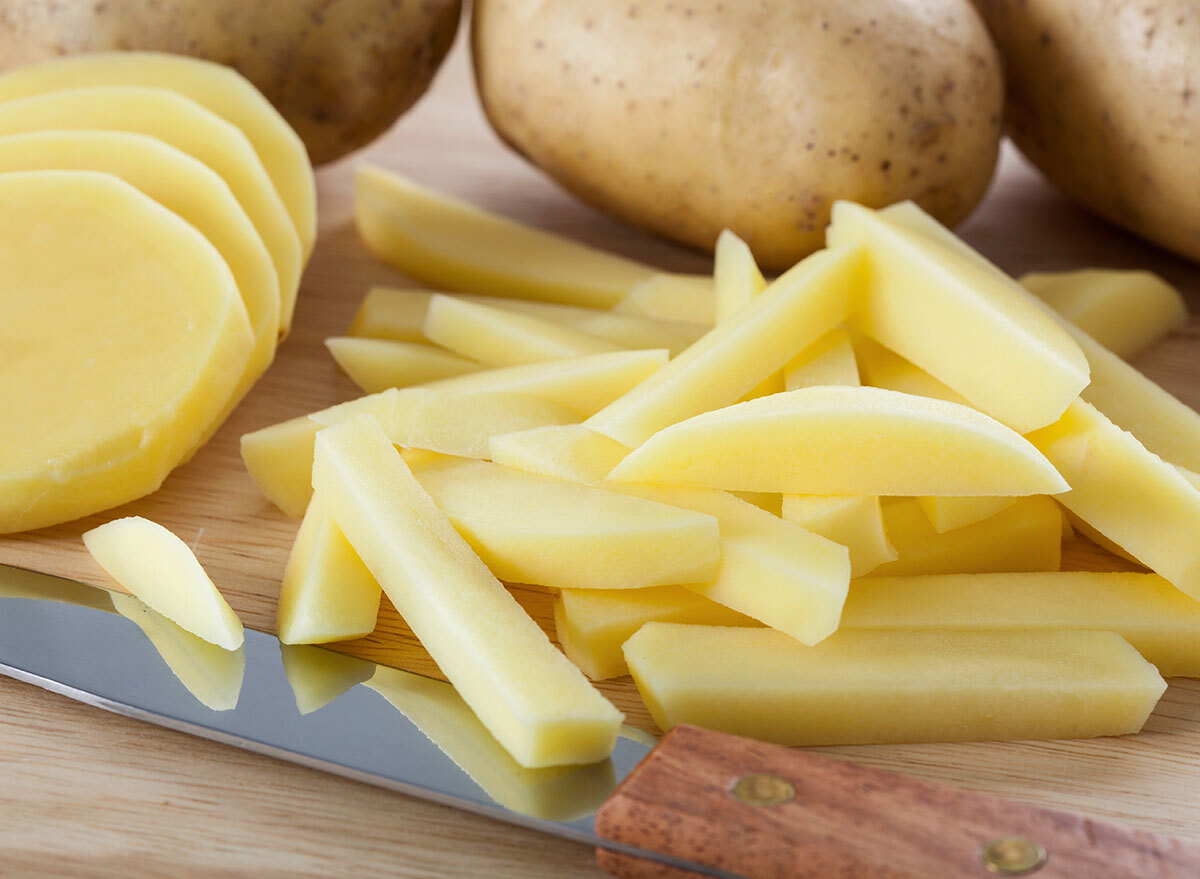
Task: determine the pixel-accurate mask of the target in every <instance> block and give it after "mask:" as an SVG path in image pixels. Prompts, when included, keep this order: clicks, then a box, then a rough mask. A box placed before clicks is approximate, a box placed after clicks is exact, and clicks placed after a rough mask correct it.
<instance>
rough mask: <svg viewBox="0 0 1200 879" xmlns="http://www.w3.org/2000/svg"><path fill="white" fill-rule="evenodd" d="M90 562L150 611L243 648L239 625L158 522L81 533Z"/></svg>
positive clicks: (131, 520) (135, 519)
mask: <svg viewBox="0 0 1200 879" xmlns="http://www.w3.org/2000/svg"><path fill="white" fill-rule="evenodd" d="M83 543H84V545H85V546H86V547H87V550H88V552H89V553H91V555H92V558H94V559H95V560H96V563H97V564H99V565H100V567H102V568H103V569H104V570H105V571H106V572H107V573H108V574H109V576H111V577H112V578H113V579H114V580H116V581H117V583H119V584H120V586H121V588H122V589H124V590H125V591H127V592H129V593H130V594H131V595H134V596H136V597H137V598H140V599H141V600H142V601H143V602H144V603H145V604H146V605H147V606H148V607H149V608H150V609H151V610H154V611H157V612H158V613H160V614H162V615H163V616H165V617H166V618H167V619H169V620H170V621H171V622H173V623H175V624H176V625H177V626H180V627H181V628H183V629H186V630H187V631H189V632H191V633H192V634H193V635H196V636H197V637H199V638H203V639H204V640H205V641H208V642H209V643H212V644H216V645H217V646H218V647H222V648H224V649H226V650H237V649H238V648H239V647H241V646H242V641H243V640H244V639H245V633H244V632H243V630H242V621H241V620H240V619H238V615H237V614H236V613H234V612H233V608H231V607H230V606H229V604H228V603H227V602H226V601H225V599H224V598H223V597H222V596H221V593H220V592H218V591H217V587H216V586H214V585H213V582H212V580H210V579H209V578H208V574H206V573H205V572H204V568H202V567H200V562H198V561H197V560H196V556H195V555H194V554H193V553H192V551H191V550H190V549H188V545H187V544H186V543H184V542H183V541H182V540H180V539H179V538H178V537H176V536H175V535H174V534H172V533H171V532H170V531H168V530H167V529H166V528H164V527H163V526H162V525H159V524H158V523H157V522H151V521H150V520H149V519H143V518H142V517H141V516H130V517H128V518H125V519H114V520H113V521H111V522H107V523H105V524H104V525H100V526H99V527H97V528H93V529H92V530H91V531H85V532H84V535H83Z"/></svg>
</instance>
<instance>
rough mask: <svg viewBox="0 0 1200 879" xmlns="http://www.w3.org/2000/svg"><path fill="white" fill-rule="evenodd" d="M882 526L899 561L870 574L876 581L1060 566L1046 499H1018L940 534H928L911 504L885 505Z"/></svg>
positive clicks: (1054, 514) (1053, 517) (1055, 525)
mask: <svg viewBox="0 0 1200 879" xmlns="http://www.w3.org/2000/svg"><path fill="white" fill-rule="evenodd" d="M883 523H884V528H886V529H887V536H888V540H890V541H891V544H892V546H893V547H895V549H896V553H897V555H898V556H899V558H898V559H896V561H893V562H887V563H886V564H883V565H880V566H879V567H878V568H876V569H875V570H874V571H873V572H872V573H873V574H874V575H876V576H883V575H889V576H898V575H910V574H956V573H970V574H976V573H991V572H1008V571H1057V570H1058V568H1059V565H1060V564H1061V562H1062V530H1063V525H1062V514H1061V513H1060V512H1059V509H1058V505H1057V504H1055V503H1054V501H1052V500H1050V499H1049V498H1046V497H1030V498H1020V499H1018V500H1017V502H1016V503H1014V504H1013V505H1012V506H1010V507H1008V508H1007V509H1005V510H1001V511H1000V512H999V513H997V514H995V515H994V516H991V517H990V518H987V519H984V520H983V521H981V522H976V523H975V524H974V525H965V526H963V527H962V528H956V529H954V530H953V531H947V532H946V533H945V534H938V533H937V532H936V531H934V530H933V526H932V525H931V524H930V522H929V519H928V517H926V515H925V513H924V511H923V510H922V509H921V506H920V504H918V503H917V502H916V501H915V500H913V499H908V500H902V501H896V502H894V503H888V504H885V505H884V507H883Z"/></svg>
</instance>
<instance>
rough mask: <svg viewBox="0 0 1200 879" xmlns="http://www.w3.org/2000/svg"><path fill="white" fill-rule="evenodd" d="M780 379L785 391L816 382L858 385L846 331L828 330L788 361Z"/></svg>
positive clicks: (854, 358) (853, 357) (809, 386)
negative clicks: (782, 381) (782, 380)
mask: <svg viewBox="0 0 1200 879" xmlns="http://www.w3.org/2000/svg"><path fill="white" fill-rule="evenodd" d="M783 379H784V389H785V390H788V391H796V390H799V389H800V388H811V387H816V386H818V385H845V386H848V387H858V386H860V385H861V384H862V380H861V379H860V378H859V375H858V360H857V358H856V357H855V354H854V346H853V345H852V344H851V343H850V334H849V333H847V332H846V331H845V330H843V329H836V330H830V331H829V332H828V333H826V334H825V335H823V336H822V337H821V338H819V339H817V341H815V342H813V343H812V344H811V345H809V346H808V347H807V348H805V349H804V350H803V351H801V352H800V353H799V354H797V355H796V356H795V357H793V358H792V359H791V360H790V361H789V362H788V364H787V366H785V367H784V368H783Z"/></svg>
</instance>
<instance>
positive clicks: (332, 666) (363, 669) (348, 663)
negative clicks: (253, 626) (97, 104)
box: [279, 644, 449, 714]
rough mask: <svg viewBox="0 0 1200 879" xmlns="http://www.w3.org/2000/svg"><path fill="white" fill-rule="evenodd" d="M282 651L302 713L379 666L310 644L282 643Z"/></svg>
mask: <svg viewBox="0 0 1200 879" xmlns="http://www.w3.org/2000/svg"><path fill="white" fill-rule="evenodd" d="M279 653H280V656H281V657H282V659H283V674H284V676H285V677H286V678H287V682H288V686H289V687H291V688H292V696H293V697H294V698H295V699H296V709H297V710H298V711H299V712H300V713H301V714H312V713H313V712H314V711H317V710H318V709H320V708H324V707H325V706H326V705H328V704H329V703H330V702H332V701H333V700H334V699H336V698H337V697H338V696H340V695H342V694H343V693H345V692H346V691H347V690H349V689H350V688H351V687H353V686H354V685H356V684H361V683H362V682H363V681H366V680H368V679H369V678H370V677H371V675H373V674H374V673H375V670H376V669H377V668H379V666H377V665H376V664H375V663H373V662H367V661H366V660H363V659H359V658H358V657H357V656H348V655H346V654H345V653H334V652H333V651H332V650H324V649H322V648H320V647H313V646H312V645H310V644H280V645H279ZM446 686H449V684H447V685H446Z"/></svg>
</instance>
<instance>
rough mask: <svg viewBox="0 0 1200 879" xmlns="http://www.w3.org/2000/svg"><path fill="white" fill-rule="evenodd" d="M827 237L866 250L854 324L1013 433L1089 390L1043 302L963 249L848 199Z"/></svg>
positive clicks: (1081, 362)
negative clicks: (861, 303)
mask: <svg viewBox="0 0 1200 879" xmlns="http://www.w3.org/2000/svg"><path fill="white" fill-rule="evenodd" d="M827 237H828V240H829V243H830V245H839V244H849V243H855V244H859V245H863V246H866V247H868V248H869V252H870V257H869V261H870V264H871V270H870V272H869V274H868V277H869V283H868V284H867V292H866V301H865V303H864V306H863V309H862V311H861V312H860V313H859V315H858V316H857V317H856V318H855V323H856V325H857V326H859V328H860V329H862V330H863V331H864V332H866V333H867V334H868V335H869V336H871V337H873V338H875V339H877V340H878V341H880V342H882V343H883V344H884V345H886V346H887V347H889V348H891V349H892V350H893V351H895V352H897V353H898V354H900V355H902V356H903V357H905V358H906V359H908V360H909V361H911V362H912V363H914V364H916V365H917V366H919V367H921V368H922V369H923V370H925V371H926V372H928V373H930V374H931V375H933V376H934V377H935V378H937V379H938V380H939V381H941V382H944V383H945V384H947V385H948V386H950V387H951V388H953V389H954V390H955V391H957V392H959V393H961V394H962V395H963V396H964V397H966V398H967V399H968V400H970V401H971V402H972V403H973V404H975V405H976V406H978V407H979V408H980V409H981V410H982V411H984V412H986V413H987V414H989V415H991V416H992V417H994V418H996V419H997V420H998V421H1000V422H1002V423H1004V424H1007V425H1008V426H1009V427H1011V428H1013V429H1014V430H1016V431H1017V432H1018V433H1026V432H1028V431H1030V430H1034V429H1036V428H1038V427H1043V426H1044V425H1046V424H1049V423H1051V422H1053V421H1054V420H1055V419H1056V418H1058V417H1059V416H1060V415H1061V414H1062V413H1063V410H1065V409H1066V407H1067V406H1068V405H1069V404H1070V402H1071V401H1072V400H1073V399H1075V398H1076V397H1077V396H1078V395H1079V392H1080V391H1081V390H1083V388H1084V387H1085V386H1086V385H1087V383H1088V365H1087V359H1086V358H1085V357H1084V356H1083V352H1081V351H1080V350H1079V346H1078V345H1076V344H1075V342H1074V341H1073V340H1072V339H1071V338H1070V336H1068V335H1067V334H1066V333H1065V332H1064V331H1063V329H1062V327H1061V326H1060V325H1059V324H1058V322H1057V321H1056V320H1054V319H1053V318H1052V317H1051V316H1050V315H1049V314H1047V313H1046V310H1045V308H1044V306H1042V305H1041V303H1040V302H1038V301H1037V300H1036V299H1035V298H1034V297H1033V295H1032V294H1030V293H1029V292H1028V291H1026V290H1025V289H1024V288H1023V287H1021V286H1020V285H1019V284H1017V282H1016V281H1013V280H1011V279H1009V278H1008V277H1007V276H1004V275H1001V274H999V273H996V272H993V271H988V270H987V269H985V268H984V267H982V266H980V265H978V263H977V261H976V260H974V259H972V258H970V257H968V256H967V255H965V254H962V253H961V252H960V251H959V248H955V247H948V246H946V245H944V244H943V243H942V242H940V241H939V240H936V239H934V238H933V237H931V236H928V235H923V234H921V233H919V232H914V231H912V230H910V229H908V228H905V227H904V226H902V225H900V224H898V223H894V222H892V221H891V220H890V219H889V218H888V217H887V216H880V215H879V214H877V213H876V212H874V211H872V210H870V209H868V208H864V207H861V206H859V205H855V204H851V203H849V202H838V203H837V204H835V205H834V209H833V223H832V225H831V226H830V227H829V231H828V236H827Z"/></svg>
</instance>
